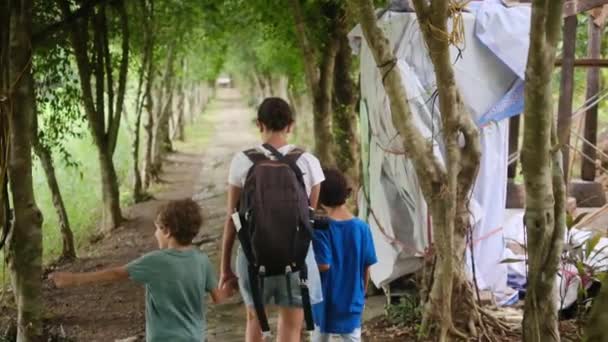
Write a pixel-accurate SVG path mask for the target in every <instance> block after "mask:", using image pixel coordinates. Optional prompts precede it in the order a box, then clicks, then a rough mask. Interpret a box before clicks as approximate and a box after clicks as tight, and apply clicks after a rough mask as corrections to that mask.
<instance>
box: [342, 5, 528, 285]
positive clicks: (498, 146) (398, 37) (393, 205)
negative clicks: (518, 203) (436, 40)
mask: <svg viewBox="0 0 608 342" xmlns="http://www.w3.org/2000/svg"><path fill="white" fill-rule="evenodd" d="M463 18H464V25H465V40H466V48H465V49H464V50H463V51H462V52H461V53H459V51H458V50H456V49H455V48H453V49H452V51H451V54H452V58H453V60H454V70H455V77H456V82H457V84H458V86H459V89H460V91H461V95H462V98H463V101H464V103H465V106H466V107H467V108H468V110H469V111H470V112H471V114H472V115H473V118H474V119H475V120H476V121H477V120H479V119H481V118H482V116H484V115H485V114H486V113H488V112H489V111H490V110H491V109H492V108H493V107H494V106H496V104H497V103H498V102H499V101H500V100H501V99H502V98H504V97H505V95H506V94H507V93H508V91H509V90H510V89H511V87H512V85H513V84H514V83H515V81H516V80H517V79H518V77H517V76H516V75H515V74H514V73H513V72H512V71H511V70H510V69H509V68H508V67H507V65H505V64H504V63H503V62H501V61H500V60H499V59H498V58H497V57H496V55H494V54H493V53H492V52H491V51H490V50H489V49H488V48H486V47H485V46H484V45H483V44H482V43H481V42H480V41H479V40H478V39H477V38H476V37H475V15H473V14H470V13H465V14H464V15H463ZM380 24H381V25H382V27H383V29H384V30H385V32H386V34H387V36H388V38H389V40H390V42H391V43H392V44H393V46H394V47H395V52H396V57H397V58H398V63H397V65H396V68H398V70H399V72H400V73H401V75H402V79H403V82H404V86H405V89H406V92H407V95H408V101H409V105H410V109H411V111H412V115H413V119H414V122H415V124H416V126H417V127H418V129H419V130H420V131H421V133H422V135H423V136H424V137H425V138H427V139H428V140H429V141H433V144H432V150H431V148H429V153H433V154H434V155H435V156H436V157H437V158H438V159H439V160H440V161H442V160H443V148H442V145H441V138H440V136H439V134H440V131H441V123H440V116H441V114H440V112H439V109H438V107H437V105H438V104H437V103H436V101H435V100H434V96H433V93H434V92H435V89H436V87H435V75H434V71H433V66H432V63H431V62H430V60H429V58H428V54H427V51H426V49H425V48H423V47H424V46H425V44H424V42H423V38H422V36H421V33H420V30H419V27H418V23H417V19H416V16H415V15H414V14H411V13H393V12H388V13H387V14H385V15H384V16H383V17H382V19H381V21H380ZM351 36H352V38H354V39H353V40H354V41H360V42H361V49H360V56H361V94H362V101H361V130H362V150H363V151H362V158H363V164H364V175H363V183H364V184H363V185H364V186H363V189H362V191H361V193H360V196H359V202H360V208H361V210H360V212H361V213H362V216H364V218H366V219H367V221H368V222H369V223H370V226H371V227H372V234H373V237H374V242H375V244H376V250H377V253H378V260H379V262H378V264H376V265H375V266H374V267H372V269H371V277H372V280H373V282H374V283H375V284H376V285H377V286H383V285H386V284H388V283H390V282H391V281H392V280H394V279H397V278H399V277H401V276H403V275H406V274H409V273H412V272H415V271H416V270H418V269H419V268H420V267H421V256H422V254H423V253H424V251H425V249H426V248H427V246H428V242H429V239H430V238H431V237H430V227H429V218H428V215H427V208H426V203H425V201H424V198H423V196H422V193H421V191H420V188H419V186H418V179H417V176H416V174H415V172H414V168H413V165H412V163H411V161H410V160H409V159H407V154H406V153H405V152H406V151H402V149H403V145H402V140H401V137H400V136H399V135H398V133H397V131H396V129H395V128H394V126H393V124H392V118H391V114H390V108H389V105H388V99H387V97H386V94H385V92H384V88H383V86H382V82H381V76H380V74H379V71H378V68H377V66H376V63H375V61H374V59H373V57H372V55H371V52H370V50H369V48H368V47H367V45H366V43H365V41H364V40H362V39H361V35H360V30H359V29H358V28H357V29H355V30H354V31H353V32H351ZM507 136H508V123H507V122H506V121H501V122H498V123H495V124H490V125H487V126H486V127H484V128H483V130H482V132H481V139H482V153H483V154H482V160H481V168H480V173H479V177H478V180H477V182H476V184H475V188H474V193H473V201H472V205H471V210H472V211H473V217H472V221H473V222H474V232H473V234H474V236H473V251H474V253H473V254H474V258H475V266H476V267H475V268H476V275H477V281H478V285H480V288H481V289H488V290H491V291H493V292H494V293H495V294H497V295H498V296H506V293H507V292H508V291H507V290H508V288H507V286H506V284H507V269H506V267H507V266H506V265H503V264H500V261H501V260H502V258H503V252H504V241H503V230H502V221H503V218H504V217H503V216H504V215H503V214H504V207H505V201H506V183H507V174H506V172H507V157H508V148H507V142H508V139H507Z"/></svg>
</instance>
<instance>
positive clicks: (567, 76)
mask: <svg viewBox="0 0 608 342" xmlns="http://www.w3.org/2000/svg"><path fill="white" fill-rule="evenodd" d="M577 25H578V19H577V18H576V16H575V15H574V16H570V17H566V18H565V19H564V27H563V40H564V46H563V63H562V64H563V65H562V75H561V84H560V97H559V105H558V117H557V136H558V140H559V143H560V144H561V145H562V158H563V165H564V177H565V179H566V180H568V170H569V169H570V168H569V163H570V159H569V158H570V150H569V148H568V145H569V144H570V127H571V126H572V98H573V96H574V59H575V52H576V26H577Z"/></svg>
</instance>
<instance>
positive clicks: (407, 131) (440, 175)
mask: <svg viewBox="0 0 608 342" xmlns="http://www.w3.org/2000/svg"><path fill="white" fill-rule="evenodd" d="M356 3H357V4H358V7H359V17H360V22H361V28H362V30H363V35H364V36H365V40H366V41H367V43H368V44H369V46H370V50H371V52H372V55H373V57H374V60H375V61H376V64H377V65H378V66H379V67H378V68H379V69H380V71H381V73H382V74H383V75H385V76H384V77H383V83H384V88H385V90H386V93H387V94H388V95H389V100H390V108H391V115H392V120H393V125H394V126H395V128H396V129H397V131H398V132H399V134H400V135H401V138H402V139H403V145H404V148H405V150H406V151H408V154H409V156H410V157H411V158H412V159H413V161H414V167H415V168H416V173H417V174H418V175H425V177H419V181H420V185H421V187H422V189H423V192H424V193H425V194H426V196H431V194H433V192H434V188H435V187H436V186H437V185H438V184H443V183H444V180H445V177H446V175H445V171H444V170H442V169H441V168H439V167H438V164H439V163H438V161H437V160H436V158H435V156H433V155H432V154H429V153H428V149H426V148H424V146H426V140H425V139H424V137H423V136H422V135H421V134H420V132H419V131H418V130H417V128H416V127H415V125H414V122H413V121H412V113H411V111H410V107H409V104H408V102H407V98H408V97H407V94H406V92H405V89H404V88H403V82H402V80H401V75H400V73H399V68H396V67H395V64H396V63H397V59H396V58H395V56H394V55H393V53H392V49H391V47H390V44H389V41H388V39H387V38H386V37H385V35H384V32H383V31H382V30H381V29H380V28H379V27H378V23H377V19H376V14H375V12H374V7H373V4H372V2H371V1H370V0H357V1H356Z"/></svg>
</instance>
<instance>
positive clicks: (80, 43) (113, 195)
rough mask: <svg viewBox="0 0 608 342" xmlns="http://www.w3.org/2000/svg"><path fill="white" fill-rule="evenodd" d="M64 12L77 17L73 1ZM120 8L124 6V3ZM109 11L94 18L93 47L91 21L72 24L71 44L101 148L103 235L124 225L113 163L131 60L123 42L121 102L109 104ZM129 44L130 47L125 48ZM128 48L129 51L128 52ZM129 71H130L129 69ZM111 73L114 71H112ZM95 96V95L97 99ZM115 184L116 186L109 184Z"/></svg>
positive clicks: (66, 3)
mask: <svg viewBox="0 0 608 342" xmlns="http://www.w3.org/2000/svg"><path fill="white" fill-rule="evenodd" d="M59 5H60V7H61V11H62V14H63V17H64V19H65V18H70V17H71V16H72V15H73V14H72V12H71V10H70V6H71V4H70V1H68V0H61V1H59ZM119 6H124V4H123V3H122V1H121V2H120V5H119ZM105 11H106V9H105V7H104V5H101V6H100V8H98V9H97V11H96V12H95V13H94V14H93V15H92V16H93V18H92V22H93V25H92V31H93V37H92V38H93V39H92V44H90V43H91V42H90V37H89V21H90V19H89V17H88V16H85V17H84V18H79V19H76V20H74V21H72V22H71V26H70V40H71V43H72V48H73V51H74V56H75V58H76V64H77V66H78V73H79V76H80V85H81V89H82V100H83V105H84V109H85V112H86V115H87V119H88V122H89V129H90V132H91V135H92V137H93V141H94V143H95V147H96V148H97V153H98V159H99V162H100V165H99V167H100V173H101V175H102V184H101V186H102V198H103V207H104V217H103V226H102V229H101V230H102V231H104V232H109V231H110V230H112V229H114V228H116V227H118V226H119V225H120V223H121V222H122V213H121V210H120V198H119V191H118V180H117V177H116V172H115V169H114V164H113V160H112V154H113V149H114V147H115V143H116V139H117V134H118V128H117V127H119V126H120V115H121V112H122V104H121V103H120V102H121V101H123V99H124V94H123V95H121V94H120V92H124V90H125V87H126V86H125V82H126V77H127V75H126V71H125V68H126V67H125V63H126V60H128V42H127V43H125V42H124V40H123V59H122V61H121V74H120V76H119V85H118V89H119V95H118V101H116V103H114V101H112V102H110V103H108V105H107V106H106V104H105V99H106V96H105V88H104V84H105V82H108V83H109V85H110V86H109V87H108V88H113V83H112V82H111V79H112V76H111V75H110V72H107V74H106V70H108V69H106V65H110V66H111V65H112V61H111V60H109V58H110V57H109V53H107V51H108V50H109V46H107V43H108V42H107V39H106V36H107V27H106V24H105V16H106V12H105ZM124 15H125V14H124V13H122V14H121V27H122V28H123V35H127V37H125V38H128V32H125V31H124V30H125V27H124V26H126V25H127V23H126V17H123V16H124ZM125 44H126V47H125ZM89 45H92V46H93V49H94V52H95V53H94V56H93V58H91V59H89V51H88V49H89ZM125 48H126V50H125ZM127 69H128V68H127ZM109 70H111V68H110V69H109ZM93 76H94V77H95V88H94V89H95V92H94V91H93V86H92V85H93V84H92V77H93ZM94 94H95V95H94ZM111 99H113V96H108V100H109V101H110V100H111ZM106 107H107V109H108V113H107V114H108V130H107V131H106V111H105V109H106ZM107 182H112V183H107Z"/></svg>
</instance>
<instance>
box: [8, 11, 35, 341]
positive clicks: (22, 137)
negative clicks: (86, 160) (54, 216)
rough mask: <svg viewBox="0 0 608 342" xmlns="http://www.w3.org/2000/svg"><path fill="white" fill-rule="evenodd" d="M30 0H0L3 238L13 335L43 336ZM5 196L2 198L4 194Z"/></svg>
mask: <svg viewBox="0 0 608 342" xmlns="http://www.w3.org/2000/svg"><path fill="white" fill-rule="evenodd" d="M32 14H33V13H32V1H31V0H19V1H3V2H0V63H1V64H0V119H1V120H2V121H8V125H9V144H10V153H9V158H8V177H9V182H10V190H11V194H12V203H13V209H14V221H13V225H12V227H11V231H10V234H9V237H8V241H7V246H6V247H7V253H6V259H7V260H6V261H7V263H8V266H9V269H10V274H11V284H12V288H13V294H14V296H15V302H16V304H17V309H18V315H17V325H18V332H17V341H18V342H38V341H41V340H42V334H43V331H42V318H43V312H44V310H43V303H42V229H41V226H42V214H41V213H40V211H39V210H38V207H37V205H36V201H35V198H34V189H33V184H32V158H31V155H32V133H33V132H34V130H33V125H34V120H35V116H36V97H35V95H34V80H33V77H32V72H31V64H30V63H29V61H31V57H32V45H31V33H32ZM4 200H5V201H6V199H4Z"/></svg>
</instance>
